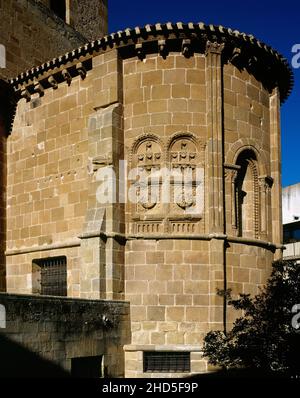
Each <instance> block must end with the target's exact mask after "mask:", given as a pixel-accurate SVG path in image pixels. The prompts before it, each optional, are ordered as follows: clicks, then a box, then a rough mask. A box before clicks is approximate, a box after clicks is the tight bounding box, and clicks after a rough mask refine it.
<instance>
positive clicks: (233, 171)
mask: <svg viewBox="0 0 300 398" xmlns="http://www.w3.org/2000/svg"><path fill="white" fill-rule="evenodd" d="M243 154H245V156H246V158H245V162H246V163H247V167H249V172H251V174H252V182H251V184H252V188H251V189H250V191H249V182H248V183H247V184H248V187H247V189H248V194H249V192H251V193H250V195H252V199H251V200H252V203H253V204H252V209H251V218H252V221H251V222H252V228H251V229H252V230H253V232H252V237H254V238H259V237H264V238H266V237H267V233H268V231H267V229H268V218H269V216H268V203H269V199H270V188H271V186H272V178H271V177H269V176H268V162H267V156H266V153H265V151H263V150H262V149H257V146H256V142H255V141H254V140H252V139H250V138H247V139H240V140H238V141H237V142H235V143H234V144H233V145H232V146H231V148H230V149H229V151H228V153H227V157H226V160H227V163H225V181H227V182H228V183H229V184H230V187H229V186H227V188H226V189H227V192H231V193H230V194H231V199H230V203H231V221H232V222H231V224H232V229H233V231H235V233H236V234H237V235H240V236H241V235H243V231H242V229H243V228H242V226H241V225H242V224H241V223H242V219H241V217H246V216H245V212H244V213H242V210H241V209H242V203H243V200H242V198H241V194H242V193H244V195H245V197H246V194H247V192H245V191H243V190H242V181H241V178H244V177H245V175H244V176H243V173H245V172H246V171H245V168H246V163H245V162H244V163H243V162H241V159H242V156H243ZM251 154H252V155H251ZM243 167H244V169H243ZM247 178H249V174H248V177H247ZM246 207H247V206H246ZM246 207H245V208H246ZM249 207H250V205H248V210H246V213H247V212H248V213H249ZM247 217H248V222H249V214H248V216H247ZM245 233H246V232H245ZM246 234H248V235H250V236H251V234H250V233H249V231H248V232H247V233H246Z"/></svg>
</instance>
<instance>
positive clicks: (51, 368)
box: [0, 333, 71, 378]
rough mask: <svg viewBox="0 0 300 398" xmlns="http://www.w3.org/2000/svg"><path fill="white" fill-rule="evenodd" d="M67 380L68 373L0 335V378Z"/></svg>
mask: <svg viewBox="0 0 300 398" xmlns="http://www.w3.org/2000/svg"><path fill="white" fill-rule="evenodd" d="M10 377H13V378H15V377H16V378H18V377H23V378H45V377H47V378H58V377H59V378H68V377H71V376H70V374H69V373H68V372H66V371H65V370H64V369H62V368H61V367H59V366H58V365H56V364H54V363H52V362H50V361H47V360H45V359H43V358H41V357H40V356H39V355H37V354H35V353H33V352H31V351H29V350H28V349H26V348H24V347H23V346H21V345H20V344H18V343H16V342H14V341H12V340H10V339H9V338H7V337H6V336H4V335H3V334H1V333H0V378H10Z"/></svg>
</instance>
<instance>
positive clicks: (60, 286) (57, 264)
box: [33, 256, 67, 296]
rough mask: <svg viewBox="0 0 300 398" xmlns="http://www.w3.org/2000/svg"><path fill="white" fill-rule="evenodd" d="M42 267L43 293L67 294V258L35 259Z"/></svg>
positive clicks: (52, 294)
mask: <svg viewBox="0 0 300 398" xmlns="http://www.w3.org/2000/svg"><path fill="white" fill-rule="evenodd" d="M33 262H34V263H35V264H36V265H38V266H39V267H40V283H41V290H40V293H41V294H42V295H50V296H67V258H66V256H60V257H49V258H43V259H38V260H34V261H33Z"/></svg>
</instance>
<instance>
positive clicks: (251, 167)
mask: <svg viewBox="0 0 300 398" xmlns="http://www.w3.org/2000/svg"><path fill="white" fill-rule="evenodd" d="M236 165H237V166H238V167H239V171H238V173H237V178H236V182H235V196H236V197H235V204H236V209H235V214H236V226H237V231H238V236H245V237H252V238H257V235H258V172H257V158H256V155H255V153H254V152H253V151H252V150H250V149H247V150H244V151H243V152H241V153H240V154H239V156H238V158H237V161H236Z"/></svg>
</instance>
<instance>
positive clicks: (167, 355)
mask: <svg viewBox="0 0 300 398" xmlns="http://www.w3.org/2000/svg"><path fill="white" fill-rule="evenodd" d="M190 356H191V355H190V353H189V352H159V351H153V352H152V351H145V352H144V372H145V373H146V372H151V373H189V372H190V371H191V360H190Z"/></svg>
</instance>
